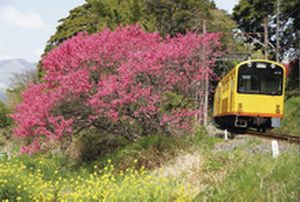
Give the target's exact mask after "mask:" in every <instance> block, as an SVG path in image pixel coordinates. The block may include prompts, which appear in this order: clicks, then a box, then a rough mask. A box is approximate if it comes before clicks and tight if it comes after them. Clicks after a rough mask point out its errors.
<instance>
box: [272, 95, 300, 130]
mask: <svg viewBox="0 0 300 202" xmlns="http://www.w3.org/2000/svg"><path fill="white" fill-rule="evenodd" d="M299 123H300V97H299V96H298V97H296V96H294V97H291V98H289V99H288V100H286V101H285V110H284V117H283V119H282V122H281V127H280V128H278V129H276V131H277V132H280V133H286V134H290V135H296V136H300V125H299Z"/></svg>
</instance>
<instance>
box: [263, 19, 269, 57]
mask: <svg viewBox="0 0 300 202" xmlns="http://www.w3.org/2000/svg"><path fill="white" fill-rule="evenodd" d="M268 25H269V20H268V16H266V17H265V18H264V34H265V36H264V39H265V40H264V41H265V43H264V46H265V59H266V60H267V59H268V58H269V54H268V50H269V30H268Z"/></svg>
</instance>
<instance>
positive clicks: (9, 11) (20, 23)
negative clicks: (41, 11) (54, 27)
mask: <svg viewBox="0 0 300 202" xmlns="http://www.w3.org/2000/svg"><path fill="white" fill-rule="evenodd" d="M0 21H2V22H4V23H6V24H9V25H13V26H16V27H20V28H24V29H40V28H44V27H45V24H44V22H43V20H42V19H41V17H40V16H39V15H38V14H36V13H33V12H29V13H22V12H19V11H18V10H16V9H15V8H13V7H9V6H0Z"/></svg>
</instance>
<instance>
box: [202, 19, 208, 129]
mask: <svg viewBox="0 0 300 202" xmlns="http://www.w3.org/2000/svg"><path fill="white" fill-rule="evenodd" d="M203 34H206V20H203ZM203 48H205V47H203ZM203 52H204V51H203ZM204 59H205V58H204ZM208 74H209V73H208V71H206V70H205V72H204V75H205V91H204V109H203V125H204V126H207V113H208V96H209V78H208V76H209V75H208Z"/></svg>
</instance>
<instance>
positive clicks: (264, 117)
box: [213, 60, 286, 132]
mask: <svg viewBox="0 0 300 202" xmlns="http://www.w3.org/2000/svg"><path fill="white" fill-rule="evenodd" d="M285 74H286V72H285V67H284V66H283V65H281V64H279V63H276V62H274V61H270V60H249V61H245V62H242V63H240V64H238V65H236V66H235V67H234V68H233V69H232V70H231V71H230V72H229V73H228V74H226V75H225V76H224V78H222V80H220V81H219V83H218V86H217V88H216V90H215V96H214V112H213V117H214V120H215V123H216V124H217V125H218V126H219V127H220V128H223V129H236V128H239V129H248V128H256V129H257V130H258V131H262V132H265V131H266V129H269V128H274V127H279V126H280V120H281V118H282V116H283V107H284V93H285Z"/></svg>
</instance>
